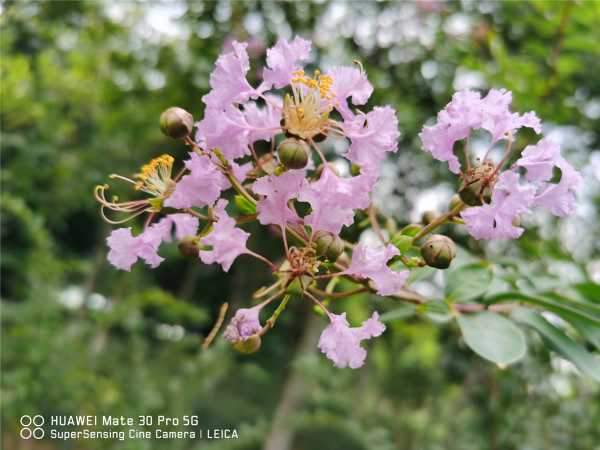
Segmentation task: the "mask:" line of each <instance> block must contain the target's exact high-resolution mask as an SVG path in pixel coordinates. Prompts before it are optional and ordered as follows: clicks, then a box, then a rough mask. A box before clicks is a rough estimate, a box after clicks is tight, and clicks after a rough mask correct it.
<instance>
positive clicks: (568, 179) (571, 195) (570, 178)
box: [533, 158, 582, 217]
mask: <svg viewBox="0 0 600 450" xmlns="http://www.w3.org/2000/svg"><path fill="white" fill-rule="evenodd" d="M556 165H557V167H558V168H559V169H560V170H561V178H560V181H559V182H558V183H557V184H556V183H546V184H545V185H544V186H543V187H542V188H541V190H540V191H539V192H538V193H537V195H536V196H535V198H534V202H533V203H534V205H535V206H543V207H544V208H546V209H548V210H549V211H550V212H551V213H552V214H554V215H555V216H558V217H565V216H567V215H568V214H570V213H571V212H573V210H574V209H575V191H576V189H577V188H578V187H579V185H580V184H581V181H582V178H581V175H580V174H579V172H577V171H576V170H575V169H574V168H573V166H571V165H570V164H569V163H568V162H567V161H566V160H565V159H563V158H560V159H559V160H558V161H557V162H556Z"/></svg>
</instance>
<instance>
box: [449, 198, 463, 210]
mask: <svg viewBox="0 0 600 450" xmlns="http://www.w3.org/2000/svg"><path fill="white" fill-rule="evenodd" d="M461 203H462V200H461V199H460V195H458V194H454V195H453V196H452V197H450V205H449V206H450V209H451V210H452V209H454V208H456V207H457V206H458V205H459V204H461Z"/></svg>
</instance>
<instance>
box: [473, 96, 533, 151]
mask: <svg viewBox="0 0 600 450" xmlns="http://www.w3.org/2000/svg"><path fill="white" fill-rule="evenodd" d="M511 103H512V93H511V92H510V91H507V90H505V89H499V90H498V89H490V91H489V92H488V95H486V96H485V97H484V98H483V99H482V100H481V108H482V111H481V124H480V127H481V128H483V129H484V130H487V131H489V132H490V134H491V135H492V143H495V142H498V141H499V140H501V139H505V138H506V137H507V135H508V134H509V133H514V132H515V131H516V130H518V129H519V128H521V127H528V128H533V130H534V131H535V132H536V133H538V134H539V133H541V131H542V127H541V123H540V119H538V117H537V116H536V115H535V113H534V112H533V111H531V112H528V113H525V114H523V115H520V114H518V113H512V112H510V109H509V108H510V104H511Z"/></svg>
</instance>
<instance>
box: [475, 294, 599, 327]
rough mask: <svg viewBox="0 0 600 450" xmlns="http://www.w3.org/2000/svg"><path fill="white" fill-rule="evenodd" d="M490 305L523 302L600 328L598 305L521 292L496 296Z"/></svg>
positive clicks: (571, 320) (569, 319) (567, 318)
mask: <svg viewBox="0 0 600 450" xmlns="http://www.w3.org/2000/svg"><path fill="white" fill-rule="evenodd" d="M486 301H487V302H489V303H499V302H505V301H521V302H526V303H530V304H533V305H537V306H541V307H542V308H544V309H546V310H548V311H550V312H553V313H554V314H556V315H558V316H560V317H562V318H563V319H565V320H567V321H569V322H574V321H581V322H584V323H587V324H589V325H590V326H595V327H600V315H599V314H598V313H597V311H596V308H597V306H596V305H593V304H589V305H587V304H585V303H581V302H574V301H568V300H566V299H565V300H563V301H560V302H559V301H556V300H551V299H549V298H545V297H541V296H532V295H526V294H522V293H520V292H505V293H503V294H497V295H494V296H492V297H490V298H488V299H486Z"/></svg>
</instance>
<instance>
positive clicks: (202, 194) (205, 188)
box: [164, 152, 229, 208]
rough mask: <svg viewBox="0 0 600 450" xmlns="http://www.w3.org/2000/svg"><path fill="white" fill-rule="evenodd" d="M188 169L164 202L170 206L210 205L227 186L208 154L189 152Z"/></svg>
mask: <svg viewBox="0 0 600 450" xmlns="http://www.w3.org/2000/svg"><path fill="white" fill-rule="evenodd" d="M185 166H186V167H187V168H188V170H189V171H190V173H189V175H185V176H184V177H183V178H181V180H179V182H178V183H177V185H176V187H175V190H174V191H173V193H172V194H171V196H170V197H168V198H167V199H166V200H165V202H164V204H165V206H170V207H172V208H191V207H192V206H197V207H202V206H211V205H213V204H214V203H215V201H216V200H217V199H218V198H219V196H220V195H221V191H222V190H224V189H226V188H227V187H228V186H229V182H228V181H227V179H226V178H225V176H224V175H223V174H222V173H221V172H220V171H219V170H218V169H217V168H216V167H215V165H214V164H213V163H212V162H211V161H210V159H209V158H208V156H199V155H198V154H196V153H194V152H190V159H188V160H187V161H186V162H185Z"/></svg>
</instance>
